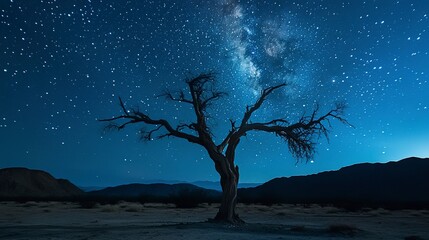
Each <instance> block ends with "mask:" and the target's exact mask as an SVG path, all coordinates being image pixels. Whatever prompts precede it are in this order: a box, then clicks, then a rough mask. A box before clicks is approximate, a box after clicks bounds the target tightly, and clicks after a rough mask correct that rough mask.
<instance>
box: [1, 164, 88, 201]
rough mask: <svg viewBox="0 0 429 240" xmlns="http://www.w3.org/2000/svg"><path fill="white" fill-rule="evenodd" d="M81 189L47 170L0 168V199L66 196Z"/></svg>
mask: <svg viewBox="0 0 429 240" xmlns="http://www.w3.org/2000/svg"><path fill="white" fill-rule="evenodd" d="M82 194H83V191H82V190H80V189H79V188H78V187H76V186H75V185H73V184H72V183H71V182H69V181H68V180H65V179H56V178H54V177H53V176H52V175H50V174H49V173H47V172H44V171H40V170H30V169H27V168H4V169H0V199H7V198H37V199H39V198H68V197H73V196H80V195H82Z"/></svg>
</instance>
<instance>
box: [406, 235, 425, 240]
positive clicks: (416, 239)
mask: <svg viewBox="0 0 429 240" xmlns="http://www.w3.org/2000/svg"><path fill="white" fill-rule="evenodd" d="M404 240H423V238H421V237H419V236H416V235H412V236H407V237H405V238H404Z"/></svg>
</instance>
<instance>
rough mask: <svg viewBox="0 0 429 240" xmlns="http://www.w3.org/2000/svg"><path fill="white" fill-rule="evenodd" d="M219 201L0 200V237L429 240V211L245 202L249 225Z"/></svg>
mask: <svg viewBox="0 0 429 240" xmlns="http://www.w3.org/2000/svg"><path fill="white" fill-rule="evenodd" d="M217 207H218V206H217V205H216V204H213V205H212V206H209V205H204V204H203V205H201V206H200V207H198V208H193V209H179V208H175V207H174V206H173V205H166V204H145V205H142V204H139V203H127V202H121V203H119V204H115V205H95V206H92V208H90V209H85V208H82V207H81V206H80V205H78V204H76V203H59V202H40V203H36V202H27V203H15V202H0V212H1V215H0V239H94V240H95V239H121V240H126V239H234V240H238V239H298V240H299V239H404V240H412V239H414V240H417V239H428V240H429V211H428V210H398V211H389V210H384V209H375V210H374V209H363V210H359V211H353V212H350V211H345V210H341V209H338V208H334V207H320V206H318V205H310V206H301V205H273V206H263V205H239V207H238V211H239V213H240V215H241V217H242V218H243V219H244V220H246V222H247V223H246V224H244V225H241V226H231V225H225V224H214V223H209V222H207V219H209V218H211V217H213V216H214V215H215V213H216V211H217Z"/></svg>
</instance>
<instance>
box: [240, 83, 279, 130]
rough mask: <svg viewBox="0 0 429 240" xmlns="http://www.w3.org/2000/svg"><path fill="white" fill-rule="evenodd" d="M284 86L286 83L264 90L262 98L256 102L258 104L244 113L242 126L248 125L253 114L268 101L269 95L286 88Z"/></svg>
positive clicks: (247, 108)
mask: <svg viewBox="0 0 429 240" xmlns="http://www.w3.org/2000/svg"><path fill="white" fill-rule="evenodd" d="M284 86H286V83H282V84H279V85H277V86H274V87H268V88H265V89H264V90H262V92H261V96H260V97H259V99H258V100H257V101H256V103H255V104H253V105H252V106H250V107H249V106H247V107H246V112H245V113H244V116H243V119H242V120H241V125H240V126H244V125H245V124H247V122H248V121H249V119H250V117H251V116H252V114H253V113H254V112H255V111H256V110H258V109H259V108H260V107H261V105H262V103H263V102H264V101H265V100H266V98H267V97H268V95H270V94H271V93H272V92H273V91H274V90H276V89H278V88H281V87H284Z"/></svg>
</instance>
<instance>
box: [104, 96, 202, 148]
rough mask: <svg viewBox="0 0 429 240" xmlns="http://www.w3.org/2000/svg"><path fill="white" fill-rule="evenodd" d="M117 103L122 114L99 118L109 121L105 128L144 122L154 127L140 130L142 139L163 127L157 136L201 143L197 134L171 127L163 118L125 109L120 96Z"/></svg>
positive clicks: (121, 127)
mask: <svg viewBox="0 0 429 240" xmlns="http://www.w3.org/2000/svg"><path fill="white" fill-rule="evenodd" d="M119 103H120V105H121V108H122V111H123V114H122V115H119V116H115V117H112V118H107V119H100V120H99V121H101V122H109V124H108V125H107V128H110V129H117V130H121V129H123V128H125V127H126V126H127V125H129V124H134V123H144V124H147V125H152V126H155V129H153V130H151V131H149V132H145V131H144V132H142V138H143V139H146V140H151V139H152V135H153V134H154V133H155V132H157V131H159V130H161V128H163V129H164V130H166V132H167V133H165V134H162V135H160V136H158V137H157V138H162V137H167V136H174V137H178V138H182V139H185V140H187V141H189V142H192V143H198V144H201V141H200V139H199V138H198V137H197V136H194V135H191V134H188V133H185V132H182V131H181V127H180V126H178V127H176V128H173V127H172V126H171V124H170V123H169V122H168V121H167V120H165V119H152V118H151V117H149V116H148V115H146V114H144V113H142V112H140V111H139V110H138V109H127V108H126V107H125V104H124V102H123V101H122V99H121V98H119Z"/></svg>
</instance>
